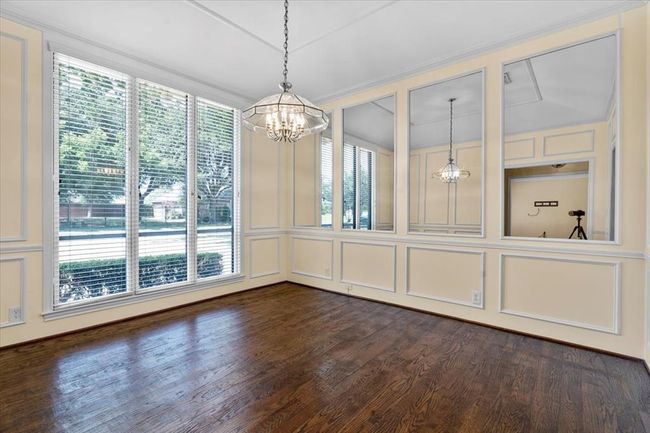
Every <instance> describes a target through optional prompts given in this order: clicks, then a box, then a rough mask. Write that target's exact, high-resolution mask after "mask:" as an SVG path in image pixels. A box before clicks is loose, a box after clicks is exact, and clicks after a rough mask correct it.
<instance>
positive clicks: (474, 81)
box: [409, 71, 483, 235]
mask: <svg viewBox="0 0 650 433" xmlns="http://www.w3.org/2000/svg"><path fill="white" fill-rule="evenodd" d="M482 185H483V72H482V71H479V72H474V73H471V74H469V75H465V76H462V77H457V78H453V79H449V80H446V81H443V82H440V83H436V84H431V85H428V86H425V87H421V88H418V89H414V90H411V92H410V94H409V231H411V232H420V233H436V234H452V235H481V234H482V217H481V213H482V208H483V205H482V195H483V194H482V191H483V187H482Z"/></svg>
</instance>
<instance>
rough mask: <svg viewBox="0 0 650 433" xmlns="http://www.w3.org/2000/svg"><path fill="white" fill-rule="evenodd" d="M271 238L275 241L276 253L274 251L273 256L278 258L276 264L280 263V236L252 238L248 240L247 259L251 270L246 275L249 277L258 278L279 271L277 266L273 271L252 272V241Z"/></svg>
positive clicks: (275, 273)
mask: <svg viewBox="0 0 650 433" xmlns="http://www.w3.org/2000/svg"><path fill="white" fill-rule="evenodd" d="M272 239H275V241H276V253H275V256H276V257H277V258H278V265H280V264H281V263H280V261H281V260H280V259H281V255H280V236H265V237H259V238H252V239H251V240H250V241H249V244H250V245H249V248H250V252H249V253H248V260H249V261H250V270H251V274H250V275H249V276H248V277H249V278H251V279H253V278H259V277H266V276H269V275H277V274H279V273H280V272H281V270H280V266H278V269H277V270H274V271H268V272H260V273H253V242H257V241H267V240H272Z"/></svg>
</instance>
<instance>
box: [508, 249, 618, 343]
mask: <svg viewBox="0 0 650 433" xmlns="http://www.w3.org/2000/svg"><path fill="white" fill-rule="evenodd" d="M500 260H501V263H500V265H501V269H500V305H499V311H500V312H501V313H505V314H512V315H515V316H522V317H527V318H531V319H538V320H544V321H548V322H553V323H559V324H563V325H568V326H574V327H579V328H586V329H591V330H595V331H602V332H608V333H613V334H617V333H618V332H619V298H620V262H608V261H596V260H593V261H592V260H582V259H580V260H578V259H565V258H556V257H542V256H528V255H516V254H505V253H504V254H501V258H500Z"/></svg>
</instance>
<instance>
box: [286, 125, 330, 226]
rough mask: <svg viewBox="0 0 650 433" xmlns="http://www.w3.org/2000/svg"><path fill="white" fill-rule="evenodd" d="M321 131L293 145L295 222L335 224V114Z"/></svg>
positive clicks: (304, 224) (317, 224) (313, 224)
mask: <svg viewBox="0 0 650 433" xmlns="http://www.w3.org/2000/svg"><path fill="white" fill-rule="evenodd" d="M328 117H329V118H330V123H329V125H328V126H327V129H325V130H324V131H323V132H321V133H320V134H315V135H312V136H308V137H305V138H303V139H302V140H300V141H298V142H297V143H294V144H293V175H294V179H293V203H294V206H293V208H294V214H293V224H294V226H296V227H322V228H331V227H332V120H331V119H332V116H331V113H330V114H328Z"/></svg>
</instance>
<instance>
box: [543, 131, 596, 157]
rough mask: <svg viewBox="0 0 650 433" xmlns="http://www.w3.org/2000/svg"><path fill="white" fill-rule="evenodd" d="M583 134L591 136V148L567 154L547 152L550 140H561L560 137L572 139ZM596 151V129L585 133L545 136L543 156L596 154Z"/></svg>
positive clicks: (570, 151) (567, 152)
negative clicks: (571, 137) (573, 136)
mask: <svg viewBox="0 0 650 433" xmlns="http://www.w3.org/2000/svg"><path fill="white" fill-rule="evenodd" d="M581 134H589V135H590V138H589V143H590V147H589V148H587V149H580V150H569V151H566V152H553V153H550V152H547V150H546V146H547V145H548V140H549V138H551V139H552V138H560V137H570V136H572V135H581ZM595 150H596V131H595V130H594V129H587V130H584V131H575V132H565V133H562V134H553V135H545V136H544V142H543V143H542V156H543V157H547V156H557V155H571V154H580V153H589V152H594V151H595Z"/></svg>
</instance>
